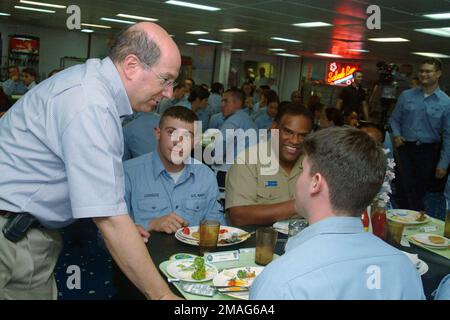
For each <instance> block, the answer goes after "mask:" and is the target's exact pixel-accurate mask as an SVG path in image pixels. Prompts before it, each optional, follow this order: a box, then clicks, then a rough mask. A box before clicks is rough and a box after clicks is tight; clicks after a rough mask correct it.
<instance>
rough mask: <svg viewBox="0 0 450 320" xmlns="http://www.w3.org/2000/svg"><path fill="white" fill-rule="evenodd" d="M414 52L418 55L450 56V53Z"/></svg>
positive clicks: (432, 56)
mask: <svg viewBox="0 0 450 320" xmlns="http://www.w3.org/2000/svg"><path fill="white" fill-rule="evenodd" d="M411 53H412V54H416V55H418V56H424V57H431V58H450V56H449V55H446V54H442V53H435V52H411Z"/></svg>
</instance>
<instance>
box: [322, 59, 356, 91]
mask: <svg viewBox="0 0 450 320" xmlns="http://www.w3.org/2000/svg"><path fill="white" fill-rule="evenodd" d="M359 67H360V64H358V63H347V62H345V63H343V62H336V61H332V62H328V63H327V67H326V68H327V69H326V74H325V83H326V84H328V85H341V86H345V85H350V84H351V83H352V80H353V72H355V71H356V70H358V69H359Z"/></svg>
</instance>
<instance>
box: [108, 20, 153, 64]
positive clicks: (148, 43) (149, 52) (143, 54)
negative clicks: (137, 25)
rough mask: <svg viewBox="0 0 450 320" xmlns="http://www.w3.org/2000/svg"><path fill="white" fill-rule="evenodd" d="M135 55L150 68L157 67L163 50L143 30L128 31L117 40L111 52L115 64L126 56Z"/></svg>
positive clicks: (110, 55)
mask: <svg viewBox="0 0 450 320" xmlns="http://www.w3.org/2000/svg"><path fill="white" fill-rule="evenodd" d="M130 54H134V55H136V56H137V57H138V58H139V60H141V62H143V63H144V64H146V65H147V66H148V67H152V66H153V65H155V64H156V63H157V62H158V60H159V57H160V55H161V49H160V48H159V46H158V45H157V44H156V42H155V41H153V39H150V38H149V37H148V35H147V33H146V32H145V31H143V30H135V29H133V28H129V29H126V30H125V31H124V32H122V33H121V34H120V35H119V36H118V37H117V39H116V41H115V43H114V44H113V46H112V47H111V49H110V51H109V57H110V58H111V60H112V61H113V62H122V61H123V60H125V58H126V56H128V55H130Z"/></svg>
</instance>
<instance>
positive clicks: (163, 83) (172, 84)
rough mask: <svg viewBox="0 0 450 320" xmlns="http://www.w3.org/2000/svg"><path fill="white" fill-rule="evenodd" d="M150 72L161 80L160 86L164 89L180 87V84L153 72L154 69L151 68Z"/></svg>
mask: <svg viewBox="0 0 450 320" xmlns="http://www.w3.org/2000/svg"><path fill="white" fill-rule="evenodd" d="M150 71H151V72H153V74H154V75H155V76H156V78H158V79H159V80H161V82H160V85H161V86H162V87H164V88H167V87H176V86H177V85H178V82H176V81H173V80H170V79H168V78H167V77H164V76H162V75H160V74H157V73H156V72H154V71H153V69H151V68H150Z"/></svg>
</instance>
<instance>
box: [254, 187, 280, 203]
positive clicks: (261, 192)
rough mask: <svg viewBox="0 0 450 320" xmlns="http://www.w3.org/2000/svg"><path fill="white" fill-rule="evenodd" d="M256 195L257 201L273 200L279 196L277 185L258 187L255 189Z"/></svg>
mask: <svg viewBox="0 0 450 320" xmlns="http://www.w3.org/2000/svg"><path fill="white" fill-rule="evenodd" d="M256 197H257V201H258V202H259V201H262V202H274V200H276V199H278V198H279V197H280V189H279V187H271V188H266V187H259V188H257V190H256Z"/></svg>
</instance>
